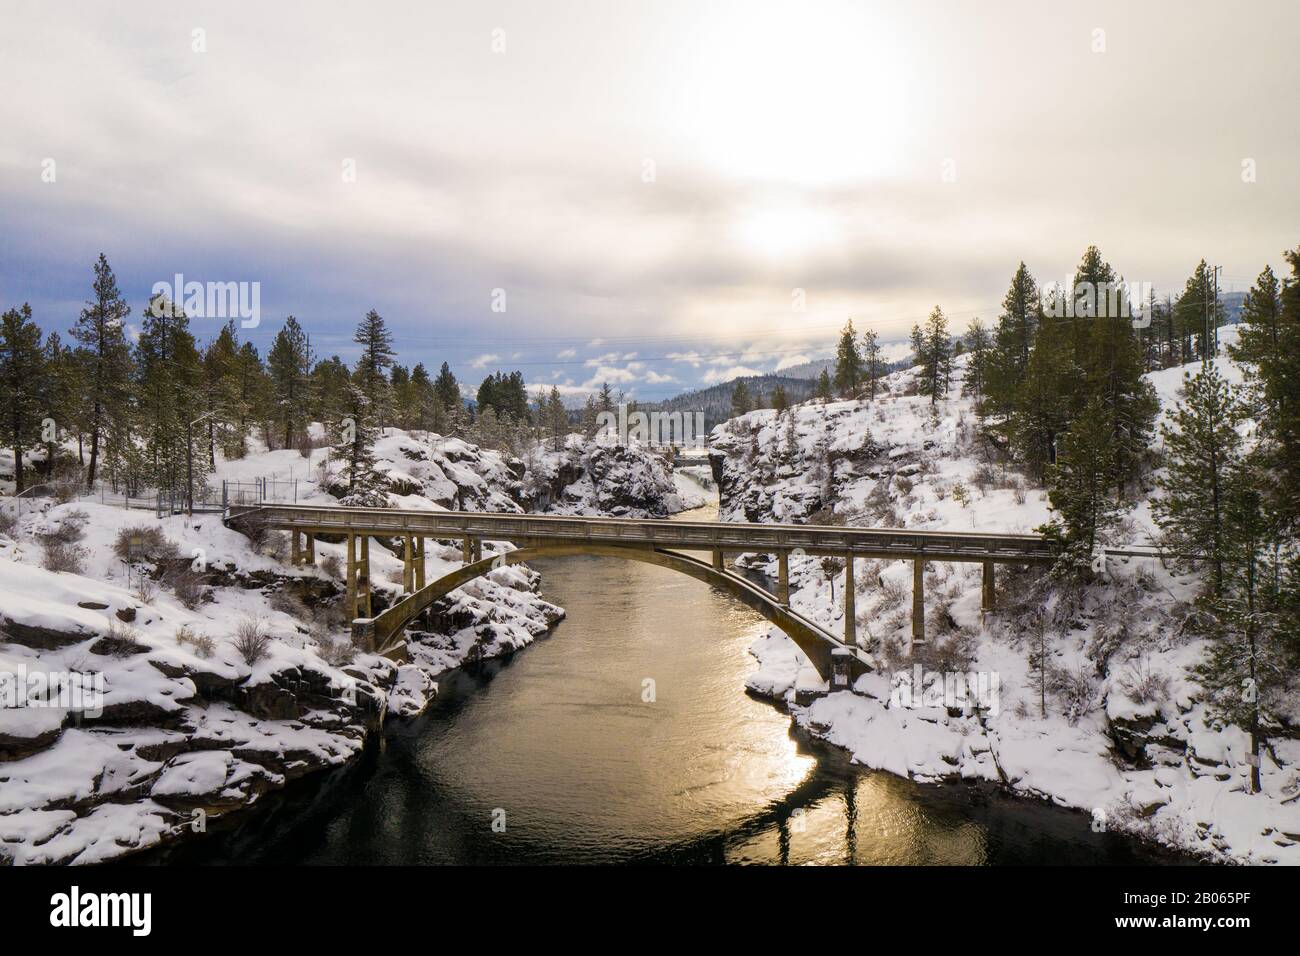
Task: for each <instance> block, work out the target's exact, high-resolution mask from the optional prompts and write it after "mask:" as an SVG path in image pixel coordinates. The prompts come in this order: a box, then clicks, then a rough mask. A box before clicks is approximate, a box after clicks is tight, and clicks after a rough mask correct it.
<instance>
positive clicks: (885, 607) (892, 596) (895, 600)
mask: <svg viewBox="0 0 1300 956" xmlns="http://www.w3.org/2000/svg"><path fill="white" fill-rule="evenodd" d="M908 590H909V588H908V586H907V585H906V584H904V583H903V582H902V581H900V580H898V579H897V578H885V580H883V581H881V582H880V597H881V602H880V609H881V610H882V611H892V610H893V609H894V608H896V607H902V606H903V602H904V601H906V600H907V597H908Z"/></svg>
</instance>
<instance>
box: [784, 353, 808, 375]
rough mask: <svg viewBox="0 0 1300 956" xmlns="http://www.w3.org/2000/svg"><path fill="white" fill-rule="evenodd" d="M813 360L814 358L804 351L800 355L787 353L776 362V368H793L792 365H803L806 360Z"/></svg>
mask: <svg viewBox="0 0 1300 956" xmlns="http://www.w3.org/2000/svg"><path fill="white" fill-rule="evenodd" d="M811 361H812V359H811V358H810V357H809V356H807V355H804V354H803V353H800V354H798V355H787V356H785V357H784V358H783V359H781V361H779V362H777V363H776V370H777V371H778V372H779V371H781V370H782V369H786V368H791V367H792V366H795V365H802V364H804V362H811Z"/></svg>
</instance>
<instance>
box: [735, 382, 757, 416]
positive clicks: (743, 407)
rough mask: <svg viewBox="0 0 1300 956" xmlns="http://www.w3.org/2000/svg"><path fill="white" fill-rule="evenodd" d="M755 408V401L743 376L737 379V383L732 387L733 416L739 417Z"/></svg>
mask: <svg viewBox="0 0 1300 956" xmlns="http://www.w3.org/2000/svg"><path fill="white" fill-rule="evenodd" d="M752 408H753V401H752V400H751V399H750V396H749V386H748V385H747V384H745V380H744V379H743V378H738V379H736V384H735V385H733V386H732V389H731V417H732V418H739V417H740V416H741V415H744V414H745V413H747V412H748V411H750V409H752Z"/></svg>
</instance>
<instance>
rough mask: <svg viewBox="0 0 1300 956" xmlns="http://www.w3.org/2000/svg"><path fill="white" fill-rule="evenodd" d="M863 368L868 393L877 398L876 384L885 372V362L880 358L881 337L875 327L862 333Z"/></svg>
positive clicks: (873, 399)
mask: <svg viewBox="0 0 1300 956" xmlns="http://www.w3.org/2000/svg"><path fill="white" fill-rule="evenodd" d="M862 369H863V375H864V376H865V377H866V381H867V395H868V397H869V398H870V399H871V400H872V401H873V402H874V401H875V400H876V386H877V385H878V384H879V382H880V379H881V378H883V377H884V374H885V363H884V362H883V361H881V358H880V337H879V336H877V335H876V330H875V329H867V330H866V331H865V332H863V333H862Z"/></svg>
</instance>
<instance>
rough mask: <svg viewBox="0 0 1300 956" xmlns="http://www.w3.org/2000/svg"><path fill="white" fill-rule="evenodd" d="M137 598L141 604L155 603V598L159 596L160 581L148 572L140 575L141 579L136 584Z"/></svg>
mask: <svg viewBox="0 0 1300 956" xmlns="http://www.w3.org/2000/svg"><path fill="white" fill-rule="evenodd" d="M134 593H135V597H136V600H137V601H139V602H140V603H141V604H153V602H154V598H156V597H157V596H158V582H156V581H155V580H154V579H153V578H151V577H149V575H147V574H142V575H140V581H139V583H138V584H136V586H135V592H134Z"/></svg>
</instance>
